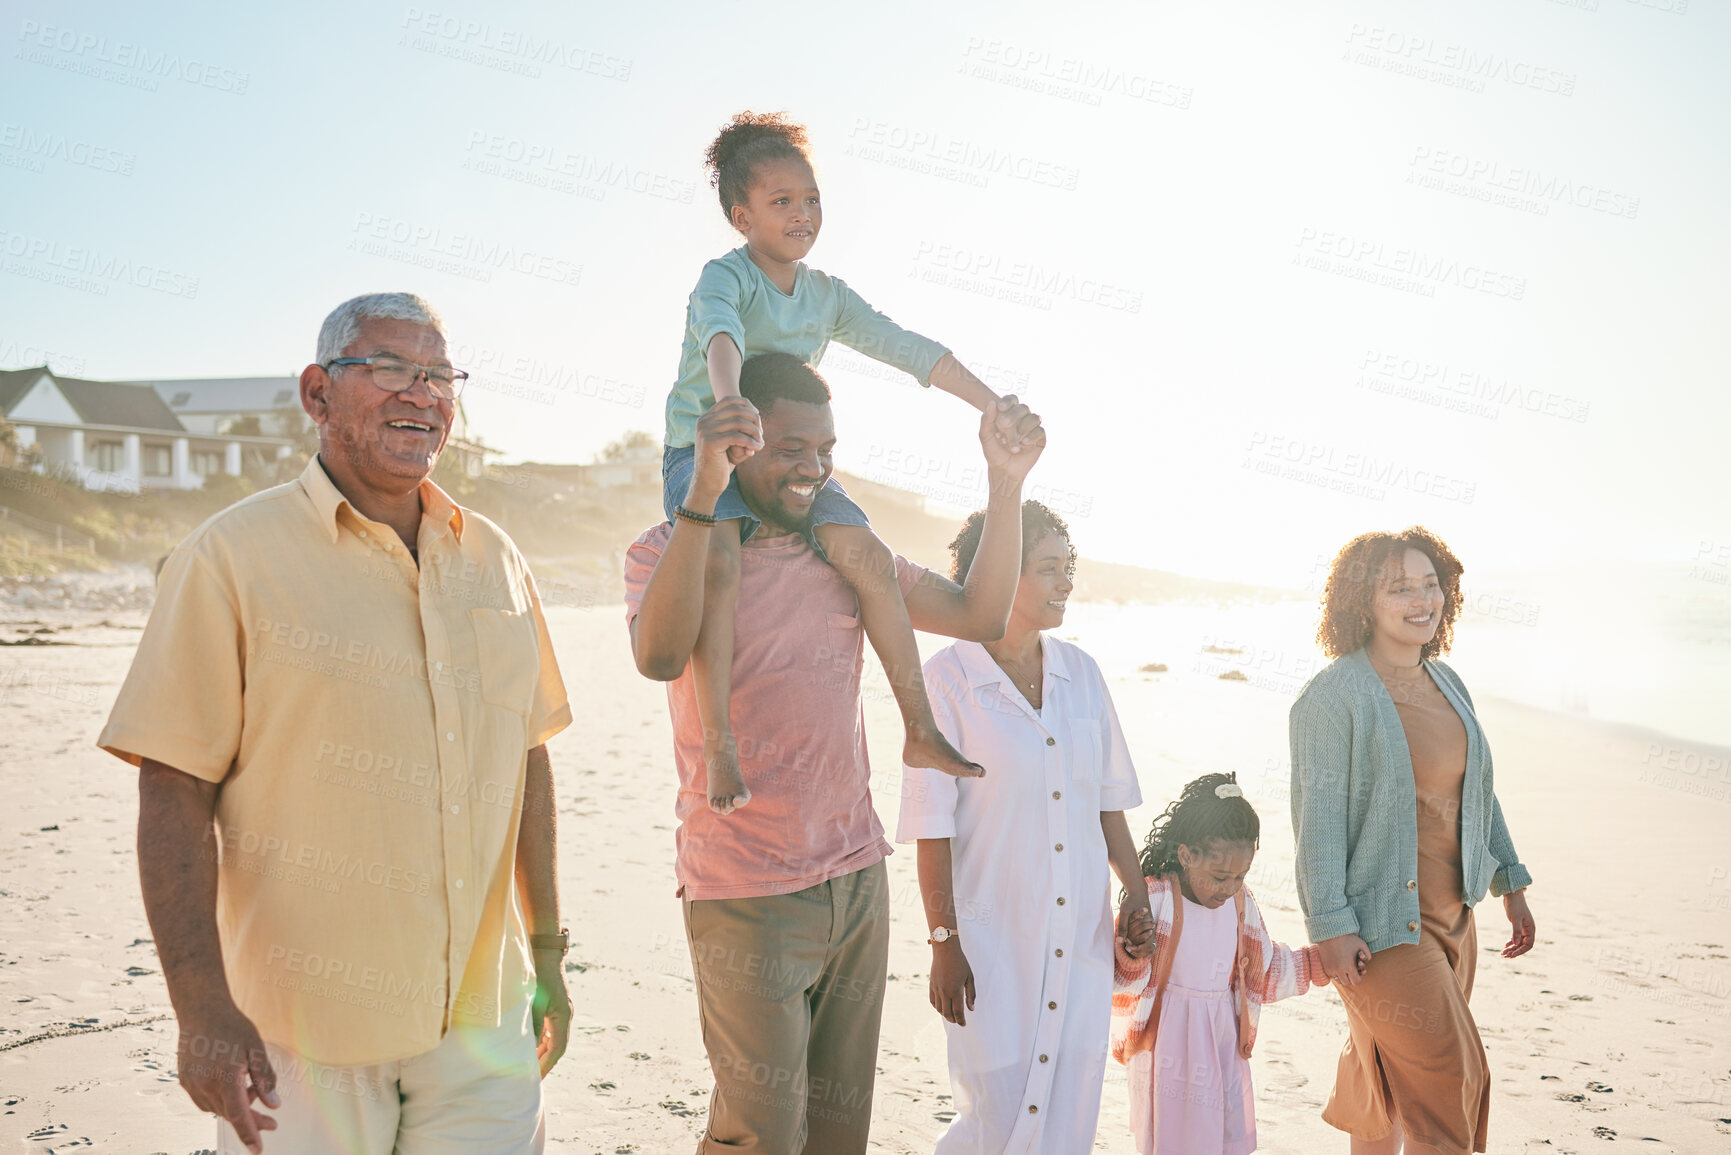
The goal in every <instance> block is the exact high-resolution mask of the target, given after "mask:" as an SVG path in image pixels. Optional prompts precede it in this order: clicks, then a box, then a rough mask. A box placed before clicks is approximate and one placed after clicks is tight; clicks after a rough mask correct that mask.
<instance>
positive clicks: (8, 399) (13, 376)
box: [0, 365, 48, 413]
mask: <svg viewBox="0 0 1731 1155" xmlns="http://www.w3.org/2000/svg"><path fill="white" fill-rule="evenodd" d="M47 372H48V366H46V365H43V366H40V367H39V368H36V369H6V370H0V413H10V412H11V411H12V406H14V405H16V404H18V402H19V401H20V400H21V399H22V398H23V397H24V394H26V393H28V392H29V391H30V386H32V385H34V384H36V381H37V379H38V378H40V377H41V376H42V374H44V373H47Z"/></svg>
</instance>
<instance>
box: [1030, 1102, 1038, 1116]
mask: <svg viewBox="0 0 1731 1155" xmlns="http://www.w3.org/2000/svg"><path fill="white" fill-rule="evenodd" d="M1039 1113H1040V1109H1039V1108H1038V1107H1036V1106H1034V1105H1033V1104H1032V1103H1029V1104H1028V1114H1030V1115H1038V1114H1039Z"/></svg>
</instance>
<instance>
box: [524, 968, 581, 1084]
mask: <svg viewBox="0 0 1731 1155" xmlns="http://www.w3.org/2000/svg"><path fill="white" fill-rule="evenodd" d="M564 960H565V952H564V951H561V950H538V951H536V952H535V1001H534V1002H533V1003H532V1004H530V1007H529V1029H530V1030H532V1031H534V1032H535V1057H536V1058H538V1059H539V1060H540V1061H541V1077H542V1078H543V1079H545V1078H546V1077H547V1073H548V1072H549V1071H551V1070H552V1069H553V1065H554V1064H555V1063H557V1062H558V1061H559V1060H560V1059H561V1058H563V1057H564V1055H565V1045H566V1043H567V1041H568V1040H569V1039H570V1035H571V995H570V994H569V993H568V992H567V991H566V990H565V961H564Z"/></svg>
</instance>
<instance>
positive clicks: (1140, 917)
mask: <svg viewBox="0 0 1731 1155" xmlns="http://www.w3.org/2000/svg"><path fill="white" fill-rule="evenodd" d="M1118 945H1119V946H1121V947H1123V948H1124V953H1125V954H1127V955H1129V956H1130V957H1131V958H1134V959H1144V958H1148V957H1149V956H1151V955H1152V954H1153V953H1154V914H1153V912H1152V911H1150V910H1149V909H1148V896H1147V895H1145V894H1144V895H1141V896H1139V897H1138V896H1136V895H1131V896H1130V897H1128V898H1126V899H1125V900H1124V903H1123V905H1122V906H1120V907H1119V908H1118Z"/></svg>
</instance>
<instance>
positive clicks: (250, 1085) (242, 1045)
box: [177, 1002, 282, 1155]
mask: <svg viewBox="0 0 1731 1155" xmlns="http://www.w3.org/2000/svg"><path fill="white" fill-rule="evenodd" d="M177 1051H178V1055H177V1061H178V1066H179V1068H180V1085H181V1087H182V1088H183V1089H185V1091H186V1094H187V1097H188V1098H190V1099H191V1100H192V1102H193V1105H194V1106H196V1107H198V1108H199V1109H200V1110H201V1111H209V1112H210V1113H211V1114H212V1115H217V1116H220V1117H221V1118H223V1119H226V1120H228V1123H229V1125H230V1126H231V1127H233V1128H234V1130H235V1134H236V1135H238V1136H240V1141H241V1142H242V1143H245V1144H246V1149H247V1150H248V1151H251V1152H253V1155H258V1153H259V1152H261V1151H263V1150H264V1139H263V1138H262V1137H261V1136H260V1134H259V1132H261V1131H274V1130H276V1120H275V1119H273V1118H271V1117H270V1116H269V1115H264V1114H261V1113H259V1112H258V1111H256V1110H254V1109H253V1104H254V1103H261V1104H263V1105H264V1106H266V1107H269V1108H270V1109H272V1110H273V1111H274V1110H275V1109H276V1108H278V1107H281V1106H282V1100H281V1099H280V1098H279V1097H278V1096H277V1093H276V1072H275V1071H274V1070H272V1069H271V1065H270V1057H269V1056H268V1055H267V1054H266V1053H265V1049H264V1040H263V1039H261V1038H260V1037H259V1033H258V1029H257V1028H256V1027H254V1026H253V1025H252V1020H250V1019H248V1018H247V1017H246V1016H245V1015H243V1014H241V1013H240V1009H239V1008H238V1007H236V1006H235V1005H234V1004H233V1003H232V1002H231V1003H229V1004H228V1005H227V1006H226V1007H223V1008H220V1009H217V1010H214V1011H204V1010H202V1009H201V1010H200V1011H198V1012H196V1013H193V1014H190V1015H183V1016H182V1017H181V1020H180V1045H179V1046H178V1048H177Z"/></svg>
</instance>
